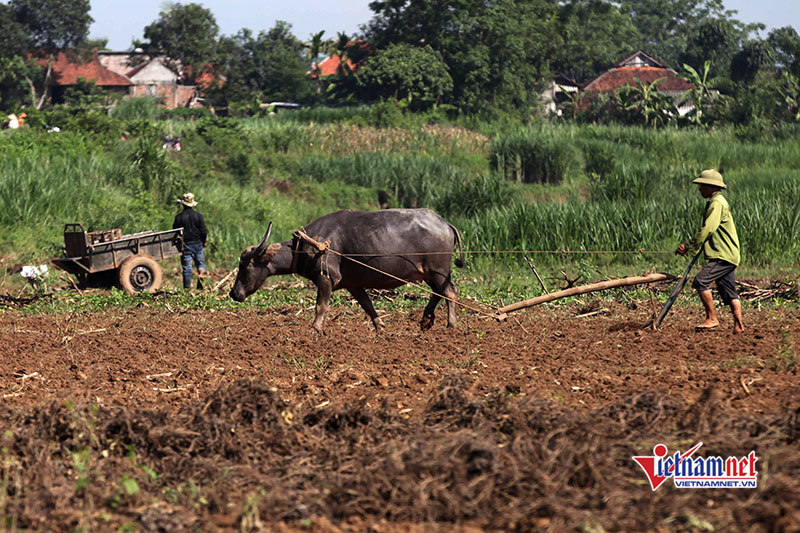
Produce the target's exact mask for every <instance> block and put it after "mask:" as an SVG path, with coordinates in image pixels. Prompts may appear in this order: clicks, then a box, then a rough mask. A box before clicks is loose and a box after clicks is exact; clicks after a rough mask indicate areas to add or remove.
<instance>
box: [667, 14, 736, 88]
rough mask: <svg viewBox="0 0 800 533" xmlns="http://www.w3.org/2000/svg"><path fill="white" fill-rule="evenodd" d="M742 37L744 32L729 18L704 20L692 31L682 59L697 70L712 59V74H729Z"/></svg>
mask: <svg viewBox="0 0 800 533" xmlns="http://www.w3.org/2000/svg"><path fill="white" fill-rule="evenodd" d="M742 37H743V34H742V32H740V31H739V30H738V29H737V28H736V26H735V25H734V24H733V23H732V22H731V21H729V20H727V19H722V18H718V19H706V20H703V21H701V22H700V23H699V24H697V26H695V28H694V29H693V30H692V31H691V32H690V34H689V38H688V40H687V43H686V50H684V52H683V54H682V55H681V61H682V62H683V63H687V64H689V65H691V66H692V67H694V69H695V70H700V69H702V68H704V64H705V63H706V62H707V61H710V62H711V65H713V67H712V72H711V74H712V75H714V76H728V74H729V72H730V65H731V60H732V59H733V56H734V55H735V54H736V52H737V50H738V49H739V42H740V41H741V39H742Z"/></svg>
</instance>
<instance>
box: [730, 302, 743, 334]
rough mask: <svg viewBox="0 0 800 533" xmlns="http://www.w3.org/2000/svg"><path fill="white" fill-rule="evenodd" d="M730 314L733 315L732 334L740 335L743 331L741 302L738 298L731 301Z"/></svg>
mask: <svg viewBox="0 0 800 533" xmlns="http://www.w3.org/2000/svg"><path fill="white" fill-rule="evenodd" d="M729 305H730V307H731V313H733V332H734V333H741V332H743V331H744V322H743V321H742V302H741V300H739V298H736V299H735V300H731V303H730V304H729Z"/></svg>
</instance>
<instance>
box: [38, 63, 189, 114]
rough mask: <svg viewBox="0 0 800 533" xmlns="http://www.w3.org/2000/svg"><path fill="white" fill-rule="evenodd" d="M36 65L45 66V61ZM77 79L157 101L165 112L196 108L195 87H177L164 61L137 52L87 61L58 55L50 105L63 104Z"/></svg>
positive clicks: (174, 76) (128, 95)
mask: <svg viewBox="0 0 800 533" xmlns="http://www.w3.org/2000/svg"><path fill="white" fill-rule="evenodd" d="M40 63H41V64H42V66H46V65H47V60H46V59H42V60H40ZM78 78H83V79H85V80H87V81H93V82H94V84H95V85H97V86H98V87H102V88H103V89H106V90H109V91H112V92H117V93H121V94H123V95H124V96H125V97H141V96H153V97H156V98H159V99H160V100H161V102H162V105H164V106H165V107H167V108H168V109H173V108H176V107H194V106H197V105H198V104H197V100H198V92H197V88H196V87H195V86H193V85H180V84H178V79H179V76H178V74H177V73H176V72H175V71H173V70H172V69H171V68H169V67H168V66H167V64H166V60H165V58H162V57H150V56H148V55H146V54H144V53H141V52H136V51H134V52H130V51H124V52H113V51H106V50H101V51H97V52H95V53H94V54H93V55H92V56H91V57H89V58H84V57H79V56H76V55H72V54H65V53H63V52H62V53H59V55H58V56H57V57H56V59H55V61H54V63H53V72H52V74H51V79H50V83H49V85H50V90H51V95H52V99H53V102H56V103H57V102H60V101H63V98H64V92H65V91H66V89H67V88H68V87H69V86H70V85H74V84H76V83H77V81H78Z"/></svg>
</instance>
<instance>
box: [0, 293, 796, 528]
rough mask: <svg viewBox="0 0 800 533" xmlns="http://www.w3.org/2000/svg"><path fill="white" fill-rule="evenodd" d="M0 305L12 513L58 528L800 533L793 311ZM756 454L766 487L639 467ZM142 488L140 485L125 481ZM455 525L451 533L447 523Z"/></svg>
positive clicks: (17, 519)
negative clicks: (735, 314)
mask: <svg viewBox="0 0 800 533" xmlns="http://www.w3.org/2000/svg"><path fill="white" fill-rule="evenodd" d="M578 312H579V310H578V309H577V307H569V308H560V309H555V310H552V309H544V308H540V309H535V310H532V311H530V312H524V313H519V314H517V315H513V316H512V317H511V318H510V320H509V321H508V322H506V323H502V324H499V323H496V322H494V321H492V320H489V319H484V318H479V317H477V316H475V315H472V314H466V315H462V316H461V318H460V323H459V326H458V327H457V328H454V329H447V328H445V327H444V324H443V322H444V320H443V319H444V317H443V316H442V313H441V312H440V316H439V322H438V323H437V324H436V325H435V326H434V328H433V329H432V330H431V331H428V332H425V333H423V332H420V331H419V328H418V326H417V324H416V321H417V320H418V319H419V316H418V315H419V314H420V311H415V312H412V313H411V314H410V315H408V314H405V313H394V314H392V315H389V316H387V317H384V322H386V324H387V329H386V331H385V332H384V333H382V334H380V335H376V334H375V333H373V331H372V328H371V326H370V325H369V324H368V322H367V320H366V319H365V317H364V316H363V314H361V312H360V311H358V312H357V311H356V310H353V309H348V308H341V307H340V308H333V309H332V310H331V315H330V319H329V321H328V323H327V325H326V326H327V327H326V335H324V336H317V335H314V334H312V333H310V322H311V320H310V316H309V312H302V313H300V314H299V316H298V314H297V309H296V308H286V309H282V310H264V311H256V310H242V311H239V312H235V313H234V312H201V311H181V310H176V311H175V312H172V313H168V312H164V311H154V310H152V309H149V308H142V309H135V310H130V311H124V310H110V311H107V312H102V313H95V314H88V315H83V314H59V315H48V316H36V317H25V316H23V315H21V314H19V313H18V312H16V311H10V312H7V313H5V314H3V315H0V339H2V344H3V345H2V348H0V352H2V354H3V357H2V358H0V397H2V404H0V421H1V422H0V427H2V428H4V429H3V431H4V433H3V435H2V437H1V439H2V454H3V456H2V461H3V463H2V465H3V466H2V473H3V478H2V479H0V483H2V486H0V513H2V514H3V515H4V516H5V520H6V523H5V525H6V526H8V527H12V528H13V527H19V528H32V529H44V530H51V529H54V530H70V529H74V528H82V529H90V530H97V529H99V530H106V529H108V530H114V529H116V528H117V527H118V526H120V525H125V524H134V525H135V526H136V527H137V528H139V529H144V530H154V531H178V530H203V531H209V530H212V531H213V530H248V531H249V530H258V529H259V528H264V529H268V530H285V531H294V530H304V529H305V530H309V531H310V530H314V531H341V530H344V531H367V530H369V531H378V532H380V531H453V530H459V531H478V530H521V531H528V530H550V531H563V530H589V531H602V530H606V531H640V530H652V531H656V530H666V531H673V530H674V531H683V530H697V531H701V530H704V528H710V527H715V528H716V530H727V529H731V528H733V529H737V530H748V531H797V530H798V528H800V511H798V509H800V446H799V445H798V443H800V396H799V395H798V393H797V390H798V389H797V379H798V374H797V372H798V366H800V361H798V360H797V358H798V356H799V355H798V353H797V352H798V350H800V311H798V309H796V308H783V309H781V308H779V309H772V310H751V309H747V310H746V311H745V320H746V322H747V324H746V325H747V327H748V329H747V331H746V332H745V334H743V335H738V336H733V335H731V334H730V331H729V329H730V326H731V324H730V317H729V316H728V315H726V314H723V315H722V316H723V326H722V327H720V328H718V329H715V330H712V331H708V332H703V333H698V332H695V331H694V330H693V325H694V324H695V323H697V322H698V321H699V319H700V316H699V313H700V310H699V309H694V308H690V309H684V308H681V309H675V310H673V313H672V314H671V315H670V316H669V317H668V319H667V323H666V324H665V327H664V328H663V329H662V330H661V331H657V332H653V331H646V330H641V329H640V325H641V324H643V323H644V322H646V321H647V319H648V313H647V311H645V310H644V307H639V308H638V309H633V310H632V309H629V308H627V307H624V306H622V305H616V304H612V306H611V309H610V312H608V313H606V314H602V315H596V316H591V317H587V318H578V317H576V314H577V313H578ZM697 441H703V442H704V447H703V452H702V453H701V455H703V454H708V455H721V456H727V455H736V456H744V455H747V453H748V452H749V451H750V450H756V453H757V454H758V456H759V463H758V466H759V467H760V477H759V486H758V489H756V490H743V489H740V490H723V489H717V490H710V489H706V490H688V489H677V488H675V487H674V486H672V484H671V482H668V483H667V484H665V486H663V487H661V488H660V489H659V490H658V491H656V492H653V491H651V490H650V488H649V486H648V485H647V482H646V478H645V476H644V474H643V472H642V471H641V470H640V469H639V467H638V466H636V465H635V463H634V462H633V461H632V460H631V459H630V457H631V456H632V455H642V454H644V455H649V454H650V453H651V452H652V447H653V445H655V444H656V443H658V442H663V443H665V444H667V445H668V446H669V447H670V449H671V450H674V449H675V448H680V449H681V450H686V449H688V448H689V447H690V446H691V445H692V444H694V443H695V442H697ZM134 480H135V483H134ZM455 528H458V529H455Z"/></svg>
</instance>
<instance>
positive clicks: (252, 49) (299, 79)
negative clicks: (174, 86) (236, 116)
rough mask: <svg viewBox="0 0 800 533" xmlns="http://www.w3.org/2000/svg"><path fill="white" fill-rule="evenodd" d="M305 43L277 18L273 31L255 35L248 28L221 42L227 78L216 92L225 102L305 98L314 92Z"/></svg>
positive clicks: (224, 72)
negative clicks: (308, 74) (309, 74)
mask: <svg viewBox="0 0 800 533" xmlns="http://www.w3.org/2000/svg"><path fill="white" fill-rule="evenodd" d="M304 50H305V46H304V44H303V43H302V42H301V41H299V40H298V39H297V38H296V37H295V36H294V35H292V33H291V25H289V24H288V23H286V22H283V21H277V22H276V23H275V26H274V27H272V28H270V30H269V31H266V32H264V31H262V32H259V34H258V36H256V37H254V36H253V33H252V32H251V31H250V30H248V29H242V30H239V33H237V34H236V35H235V36H233V37H224V38H223V39H221V41H220V63H219V69H220V71H221V73H222V74H224V75H225V76H226V78H227V80H226V82H225V84H224V85H223V86H222V87H221V88H220V89H218V90H216V91H213V93H212V98H213V99H216V100H217V101H219V102H220V103H221V102H228V103H230V102H248V103H250V104H257V103H261V102H265V101H270V100H284V101H293V102H296V101H305V100H307V99H308V98H309V97H310V96H311V94H312V88H311V82H310V81H309V79H308V78H307V77H306V71H307V67H308V64H307V62H306V58H305V57H304Z"/></svg>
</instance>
